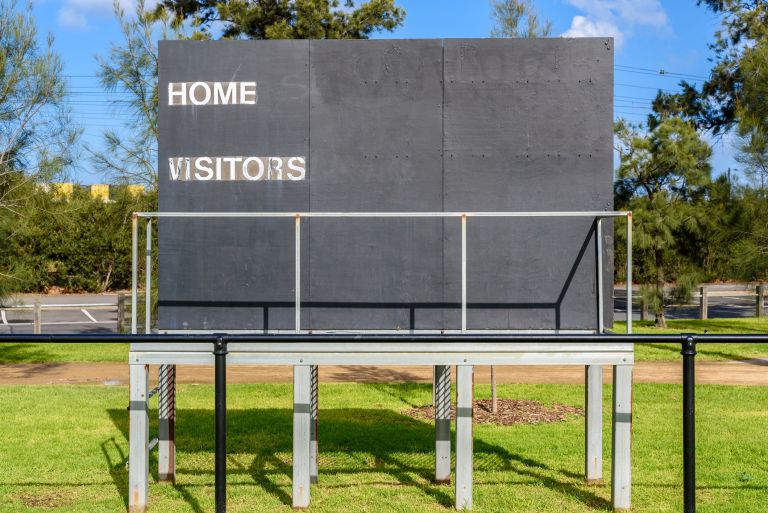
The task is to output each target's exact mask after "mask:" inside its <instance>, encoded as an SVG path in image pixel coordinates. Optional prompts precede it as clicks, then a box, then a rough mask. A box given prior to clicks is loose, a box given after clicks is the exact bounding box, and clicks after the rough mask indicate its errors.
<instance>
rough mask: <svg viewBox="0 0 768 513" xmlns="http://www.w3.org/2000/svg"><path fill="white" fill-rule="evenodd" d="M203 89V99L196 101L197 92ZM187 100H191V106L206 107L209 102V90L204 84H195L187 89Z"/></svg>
mask: <svg viewBox="0 0 768 513" xmlns="http://www.w3.org/2000/svg"><path fill="white" fill-rule="evenodd" d="M200 88H202V89H203V94H204V96H203V99H202V100H198V99H197V90H198V89H200ZM189 99H190V100H192V105H207V104H208V103H209V102H210V101H211V88H210V87H208V84H206V83H205V82H195V83H193V84H192V86H191V87H190V88H189Z"/></svg>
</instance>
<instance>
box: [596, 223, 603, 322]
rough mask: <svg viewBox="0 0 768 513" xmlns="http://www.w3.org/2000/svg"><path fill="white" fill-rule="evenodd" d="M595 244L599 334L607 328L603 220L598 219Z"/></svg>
mask: <svg viewBox="0 0 768 513" xmlns="http://www.w3.org/2000/svg"><path fill="white" fill-rule="evenodd" d="M595 243H596V245H597V258H596V267H597V332H598V333H602V332H603V327H604V326H605V313H604V305H603V219H602V218H598V219H597V226H596V227H595Z"/></svg>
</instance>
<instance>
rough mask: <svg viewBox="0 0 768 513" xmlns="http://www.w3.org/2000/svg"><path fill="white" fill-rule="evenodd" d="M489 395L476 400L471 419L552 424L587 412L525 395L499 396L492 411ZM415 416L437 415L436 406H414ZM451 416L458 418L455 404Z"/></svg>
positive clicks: (412, 415) (482, 422)
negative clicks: (518, 396)
mask: <svg viewBox="0 0 768 513" xmlns="http://www.w3.org/2000/svg"><path fill="white" fill-rule="evenodd" d="M492 406H493V405H492V402H491V400H490V399H480V400H478V401H475V402H474V408H473V409H472V419H473V420H474V422H477V423H478V424H498V425H501V426H513V425H515V424H550V423H553V422H562V421H564V420H567V419H568V418H569V417H573V416H581V415H584V410H583V409H582V408H577V407H575V406H568V405H565V404H559V403H554V404H552V405H551V406H547V405H545V404H542V403H540V402H538V401H528V400H525V399H499V400H498V406H499V408H498V411H497V412H496V413H493V411H492ZM405 414H406V415H408V416H409V417H413V418H415V419H428V420H432V419H434V418H435V407H434V406H421V407H419V408H411V409H410V410H407V411H406V412H405ZM451 418H452V419H455V418H456V407H455V406H451Z"/></svg>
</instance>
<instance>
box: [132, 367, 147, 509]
mask: <svg viewBox="0 0 768 513" xmlns="http://www.w3.org/2000/svg"><path fill="white" fill-rule="evenodd" d="M129 368H130V378H129V385H128V386H129V389H130V392H129V401H130V402H129V403H128V408H129V413H128V417H129V423H130V427H129V430H130V431H129V433H130V435H129V437H128V438H129V442H128V511H129V512H130V513H144V512H145V511H146V510H147V500H148V498H149V415H148V411H147V401H148V399H149V398H148V397H147V396H148V395H149V369H148V368H147V366H146V365H142V364H131V365H129Z"/></svg>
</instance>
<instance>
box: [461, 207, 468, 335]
mask: <svg viewBox="0 0 768 513" xmlns="http://www.w3.org/2000/svg"><path fill="white" fill-rule="evenodd" d="M466 331H467V214H461V332H462V333H465V332H466Z"/></svg>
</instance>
